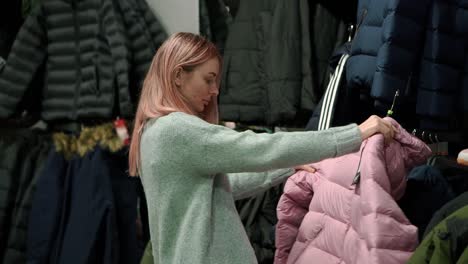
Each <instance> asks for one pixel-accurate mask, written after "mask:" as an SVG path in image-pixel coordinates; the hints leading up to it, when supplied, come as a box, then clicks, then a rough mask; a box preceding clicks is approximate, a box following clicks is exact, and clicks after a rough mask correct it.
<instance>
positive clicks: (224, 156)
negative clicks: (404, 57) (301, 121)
mask: <svg viewBox="0 0 468 264" xmlns="http://www.w3.org/2000/svg"><path fill="white" fill-rule="evenodd" d="M171 116H172V117H173V118H169V119H161V120H160V121H163V120H164V122H161V123H159V122H158V124H159V125H162V126H163V127H165V129H163V131H161V136H163V137H165V138H166V140H165V141H166V142H167V144H171V146H170V147H171V148H172V149H174V148H175V147H176V148H179V149H181V151H180V152H179V153H178V155H179V157H180V158H183V160H184V163H185V164H187V165H188V166H191V167H192V168H193V169H194V170H198V171H199V172H200V173H202V174H210V175H215V174H218V173H234V172H260V171H269V170H273V169H280V168H291V167H294V166H297V165H301V164H308V163H312V162H316V161H319V160H322V159H325V158H331V157H335V156H340V155H343V154H347V153H350V152H353V151H357V150H358V148H359V146H360V144H361V134H360V131H359V129H358V127H357V126H356V125H355V124H352V125H348V126H343V127H337V128H332V129H329V130H325V131H309V132H279V133H274V134H266V133H265V134H256V133H254V132H252V131H245V132H237V131H234V130H232V129H229V128H227V127H224V126H219V125H212V124H209V123H207V122H205V121H203V120H201V119H200V118H197V117H194V116H190V115H187V114H182V113H176V114H171ZM162 140H164V138H163V139H162ZM174 144H175V145H181V146H175V145H174ZM168 147H169V146H168Z"/></svg>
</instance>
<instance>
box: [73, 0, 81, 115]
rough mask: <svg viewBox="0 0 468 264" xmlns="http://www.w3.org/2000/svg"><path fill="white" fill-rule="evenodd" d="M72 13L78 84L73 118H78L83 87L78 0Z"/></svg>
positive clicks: (74, 99) (74, 1)
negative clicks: (79, 99) (79, 98)
mask: <svg viewBox="0 0 468 264" xmlns="http://www.w3.org/2000/svg"><path fill="white" fill-rule="evenodd" d="M71 3H72V9H73V10H72V13H73V26H74V28H75V34H74V35H75V36H74V37H75V59H76V66H75V67H76V68H75V70H76V85H75V93H74V98H73V104H74V106H75V107H74V109H73V110H74V113H73V119H76V118H77V117H78V108H79V106H78V97H79V95H80V87H81V69H80V67H81V57H80V53H81V50H80V25H79V24H78V18H77V12H78V6H77V3H76V0H72V2H71Z"/></svg>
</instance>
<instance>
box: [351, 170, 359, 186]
mask: <svg viewBox="0 0 468 264" xmlns="http://www.w3.org/2000/svg"><path fill="white" fill-rule="evenodd" d="M359 180H361V172H360V171H358V172H357V173H356V175H355V176H354V179H353V184H352V185H356V184H358V183H359Z"/></svg>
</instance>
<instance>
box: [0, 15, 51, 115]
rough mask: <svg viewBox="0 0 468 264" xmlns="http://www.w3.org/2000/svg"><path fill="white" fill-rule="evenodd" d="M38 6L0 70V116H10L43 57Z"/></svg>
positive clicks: (40, 16) (43, 40) (25, 23)
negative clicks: (0, 70)
mask: <svg viewBox="0 0 468 264" xmlns="http://www.w3.org/2000/svg"><path fill="white" fill-rule="evenodd" d="M40 11H41V9H40V8H36V9H35V11H34V13H31V15H29V16H28V18H27V20H26V21H25V22H24V24H23V26H22V27H21V29H20V31H19V33H18V35H17V37H16V40H15V42H14V43H13V47H12V49H11V53H10V55H9V56H8V59H7V61H6V65H5V67H4V69H3V70H2V72H1V73H0V118H6V117H9V116H11V115H12V114H13V113H14V112H15V110H16V107H17V105H18V103H19V101H20V100H21V98H22V97H23V95H24V93H25V92H26V90H27V88H28V85H29V84H30V82H31V81H32V80H33V78H34V75H35V73H36V71H37V69H38V68H39V66H41V64H42V63H43V61H44V58H45V56H46V49H45V45H46V33H45V29H44V23H43V21H42V14H41V12H40Z"/></svg>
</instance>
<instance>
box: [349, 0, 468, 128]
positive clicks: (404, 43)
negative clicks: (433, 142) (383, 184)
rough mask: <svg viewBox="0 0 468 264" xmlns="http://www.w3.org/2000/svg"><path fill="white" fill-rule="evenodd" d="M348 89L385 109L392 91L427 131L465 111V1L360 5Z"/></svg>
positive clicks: (375, 0)
mask: <svg viewBox="0 0 468 264" xmlns="http://www.w3.org/2000/svg"><path fill="white" fill-rule="evenodd" d="M357 21H358V23H359V24H358V29H357V33H356V35H355V38H354V40H353V45H352V48H351V57H350V58H349V60H348V64H347V69H346V70H347V86H348V88H349V89H358V90H360V91H361V93H363V94H367V95H370V96H371V97H372V99H373V100H374V101H375V106H376V108H377V109H379V110H383V109H388V107H389V105H390V104H391V102H392V100H393V97H394V95H395V91H396V90H400V94H401V95H402V96H403V99H400V102H402V103H405V102H406V103H409V102H412V101H414V100H416V101H417V103H416V112H417V114H418V115H419V116H420V120H421V127H422V128H425V129H428V128H429V129H448V128H449V127H448V123H449V120H450V119H451V118H452V117H453V116H454V115H456V114H457V113H458V111H459V110H461V111H465V112H467V109H468V106H467V103H468V56H467V53H468V34H467V33H468V0H419V1H412V0H360V1H359V6H358V15H357Z"/></svg>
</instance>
